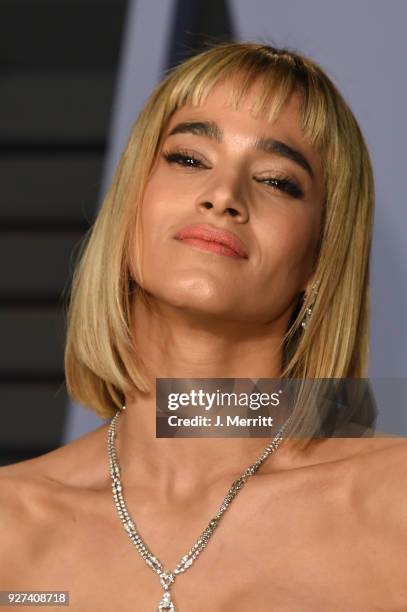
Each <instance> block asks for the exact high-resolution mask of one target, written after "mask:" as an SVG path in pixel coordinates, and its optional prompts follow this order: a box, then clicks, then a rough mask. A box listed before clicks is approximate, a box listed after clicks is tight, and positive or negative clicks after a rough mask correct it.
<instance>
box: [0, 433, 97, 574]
mask: <svg viewBox="0 0 407 612" xmlns="http://www.w3.org/2000/svg"><path fill="white" fill-rule="evenodd" d="M102 429H103V428H98V429H97V430H95V431H92V432H91V433H89V434H86V435H85V436H83V437H82V438H80V439H78V440H75V441H73V442H71V443H69V444H66V445H64V446H61V447H60V448H58V449H55V450H54V451H51V452H49V453H46V454H44V455H41V456H39V457H36V458H33V459H29V460H25V461H21V462H19V463H14V464H11V465H7V466H2V467H0V577H2V579H5V578H4V577H5V576H6V578H7V577H9V576H13V575H15V573H16V571H17V568H16V567H14V566H13V564H14V563H17V554H16V553H17V551H18V553H19V554H18V557H20V558H24V559H25V560H26V561H28V560H32V559H35V558H38V555H40V554H41V551H42V550H43V549H44V546H45V543H46V541H49V540H50V538H51V536H52V528H53V526H54V525H57V524H58V523H61V521H64V522H66V521H68V522H70V523H71V524H72V523H73V522H74V521H75V520H76V517H75V507H78V504H77V501H78V500H82V499H83V498H84V492H87V491H89V490H94V489H96V488H97V487H98V486H99V481H100V482H101V481H102V480H103V477H104V473H107V472H106V470H103V469H102V468H104V467H105V466H104V464H103V462H102V465H101V466H100V471H98V470H99V468H98V466H99V464H100V463H101V461H102V457H99V456H98V454H97V452H98V448H99V446H100V442H101V440H100V438H102V437H103V435H102V434H103V431H102ZM103 450H104V448H103V445H102V448H101V451H102V452H103ZM91 459H93V460H91ZM105 479H106V476H105ZM79 506H83V504H81V503H80V504H79ZM20 553H21V554H20ZM0 582H1V579H0Z"/></svg>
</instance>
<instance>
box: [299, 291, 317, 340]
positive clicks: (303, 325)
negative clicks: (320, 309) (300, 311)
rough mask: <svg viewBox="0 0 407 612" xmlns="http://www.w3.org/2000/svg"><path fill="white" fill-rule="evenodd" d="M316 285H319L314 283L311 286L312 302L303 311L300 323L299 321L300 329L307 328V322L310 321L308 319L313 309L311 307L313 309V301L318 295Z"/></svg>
mask: <svg viewBox="0 0 407 612" xmlns="http://www.w3.org/2000/svg"><path fill="white" fill-rule="evenodd" d="M318 285H319V283H318V282H316V283H314V284H313V285H312V288H311V295H312V300H311V303H310V305H309V306H308V307H307V308H306V309H305V314H304V317H303V319H302V321H301V327H302V328H303V329H305V328H306V327H307V325H308V321H309V320H310V318H311V315H312V309H313V307H314V304H315V300H316V299H317V295H318Z"/></svg>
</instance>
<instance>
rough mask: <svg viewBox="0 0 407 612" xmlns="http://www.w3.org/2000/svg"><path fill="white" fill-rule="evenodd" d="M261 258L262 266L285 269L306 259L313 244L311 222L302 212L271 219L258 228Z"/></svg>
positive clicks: (309, 217)
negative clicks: (277, 266)
mask: <svg viewBox="0 0 407 612" xmlns="http://www.w3.org/2000/svg"><path fill="white" fill-rule="evenodd" d="M258 235H259V245H260V250H261V257H262V260H263V262H262V263H263V264H264V266H265V267H266V268H268V267H270V268H273V269H275V267H276V265H279V266H282V267H283V268H284V269H286V270H288V269H290V268H292V267H293V266H298V265H299V264H301V262H304V260H305V259H307V256H308V255H309V254H310V252H313V250H314V247H315V222H314V219H313V218H312V217H311V216H309V215H305V214H300V215H290V216H286V217H280V218H274V219H273V220H271V219H270V220H269V221H268V222H267V223H263V224H262V226H261V228H259V234H258Z"/></svg>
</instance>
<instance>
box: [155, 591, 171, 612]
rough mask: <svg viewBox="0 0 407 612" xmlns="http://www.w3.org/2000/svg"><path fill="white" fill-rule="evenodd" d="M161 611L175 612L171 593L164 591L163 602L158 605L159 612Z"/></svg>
mask: <svg viewBox="0 0 407 612" xmlns="http://www.w3.org/2000/svg"><path fill="white" fill-rule="evenodd" d="M161 610H170V611H172V612H175V607H174V604H173V602H172V600H171V593H170V592H169V591H164V593H163V596H162V598H161V601H160V603H159V604H158V608H157V612H161Z"/></svg>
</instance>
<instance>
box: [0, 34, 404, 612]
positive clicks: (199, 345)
mask: <svg viewBox="0 0 407 612" xmlns="http://www.w3.org/2000/svg"><path fill="white" fill-rule="evenodd" d="M373 199H374V194H373V179H372V171H371V165H370V161H369V156H368V152H367V150H366V146H365V143H364V140H363V137H362V135H361V132H360V129H359V127H358V125H357V122H356V120H355V118H354V116H353V114H352V112H351V111H350V109H349V108H348V106H347V105H346V103H345V101H344V100H343V99H342V97H341V95H340V94H339V93H338V91H337V90H336V88H335V86H334V85H333V84H332V82H331V81H330V80H329V78H328V77H327V76H326V75H325V74H324V72H323V71H322V70H321V69H320V68H319V67H318V66H317V65H316V64H315V63H314V62H312V61H311V60H309V59H307V58H305V57H303V56H301V55H299V54H295V53H291V52H289V51H286V50H284V49H275V48H272V47H269V46H266V45H263V44H256V43H245V44H238V43H233V44H222V45H218V46H215V47H213V48H211V49H209V50H207V51H205V52H203V53H201V54H199V55H197V56H195V57H193V58H191V59H189V60H188V61H186V62H184V63H183V64H182V65H180V66H178V67H177V68H176V69H175V70H174V71H172V72H171V73H170V74H168V75H167V76H166V78H165V79H164V80H163V81H162V83H161V84H160V85H159V86H158V87H157V88H156V90H155V91H154V92H153V93H152V95H151V96H150V98H149V99H148V101H147V103H146V105H145V107H144V109H143V110H142V112H141V113H140V116H139V117H138V119H137V121H136V123H135V126H134V128H133V131H132V133H131V135H130V139H129V142H128V145H127V147H126V150H125V151H124V153H123V155H122V158H121V160H120V163H119V165H118V168H117V171H116V175H115V177H114V179H113V182H112V185H111V187H110V189H109V192H108V193H107V195H106V198H105V201H104V204H103V206H102V209H101V210H100V213H99V215H98V218H97V220H96V223H95V225H94V227H93V228H92V231H91V233H90V237H89V241H88V242H87V244H86V248H84V250H83V253H82V256H81V259H80V262H79V264H78V266H77V269H76V273H75V278H74V283H73V291H72V298H71V302H70V306H69V313H68V314H69V317H68V334H67V345H66V355H65V366H66V378H67V385H68V390H69V392H70V394H71V395H72V397H74V398H75V399H77V400H78V401H80V402H82V403H83V404H84V405H86V406H89V407H90V408H91V409H93V410H94V411H95V412H96V413H97V414H98V415H100V416H101V417H102V418H108V419H111V418H112V417H115V419H116V420H115V421H114V422H115V425H116V427H117V429H116V436H115V437H114V435H113V429H112V423H113V421H112V423H111V422H110V421H109V422H108V423H107V424H105V425H103V426H101V427H99V428H98V429H96V430H95V431H93V432H91V433H90V434H88V435H85V436H83V437H82V438H80V439H79V440H76V441H75V442H73V443H70V444H68V445H66V446H64V447H62V448H60V449H57V450H55V451H53V452H51V453H47V454H45V455H42V456H41V457H38V458H36V459H33V460H30V461H24V462H22V463H20V464H16V465H12V466H8V467H5V468H3V469H2V470H1V488H0V491H1V510H0V513H1V521H0V525H1V527H0V530H1V531H2V534H1V535H2V545H1V547H0V550H1V553H0V560H1V565H0V568H1V569H0V585H1V588H2V589H9V590H10V589H15V590H16V589H22V588H24V589H31V590H34V589H37V590H39V589H48V590H58V589H59V590H67V591H69V593H70V606H71V609H72V610H75V611H84V610H93V609H94V610H112V609H114V610H123V611H127V610H129V611H130V610H137V611H144V610H146V611H147V610H153V609H157V608H158V609H177V610H178V609H180V610H188V612H192V611H194V612H195V611H197V612H198V611H201V610H213V611H214V612H220V611H224V610H229V609H232V608H233V609H234V610H241V611H247V610H249V609H250V610H256V611H259V612H260V611H263V610H264V611H266V610H273V611H275V612H277V611H283V610H284V611H288V610H290V611H295V612H308V611H312V612H315V611H316V610H318V611H319V610H321V611H322V610H323V611H327V610H329V611H330V612H334V611H345V610H346V611H347V612H350V611H352V612H353V611H355V612H370V611H373V610H386V611H390V610H394V611H396V610H400V611H401V610H407V583H406V581H405V567H406V565H407V553H406V551H407V547H406V544H407V514H406V490H407V477H406V470H405V467H406V457H407V450H406V443H405V441H404V440H403V439H392V438H390V437H388V438H372V437H368V438H366V437H363V439H362V438H351V437H343V438H340V437H322V438H321V437H319V439H317V435H316V434H317V432H318V427H319V421H318V418H317V417H318V415H317V412H316V411H315V409H314V408H313V404H312V403H304V404H303V405H301V404H300V405H299V406H298V407H297V409H296V411H295V412H294V413H293V415H292V416H293V418H292V419H291V421H290V422H289V423H288V425H287V429H286V431H285V437H284V441H282V442H281V440H280V446H279V448H277V447H275V453H273V456H271V457H270V456H268V458H267V460H265V461H264V462H263V463H262V465H261V468H260V469H259V470H258V471H255V472H253V473H252V474H251V476H250V478H247V479H246V480H245V482H244V483H243V484H244V486H242V487H241V489H242V490H241V491H240V490H239V491H238V494H237V496H236V499H231V500H230V503H229V505H228V507H227V513H226V516H223V517H222V518H221V520H220V521H219V524H218V525H217V527H216V530H214V531H211V530H210V531H209V532H207V537H206V541H207V550H205V551H204V552H203V553H202V555H201V556H200V557H199V559H196V558H195V559H193V560H192V561H191V562H188V564H187V566H186V567H184V570H186V571H185V572H179V573H176V572H174V568H176V566H177V564H180V563H181V557H182V556H183V555H185V559H184V562H185V561H188V559H190V557H189V556H188V555H187V554H186V553H187V551H189V550H190V549H191V547H192V546H193V544H194V543H195V542H196V541H197V538H198V537H199V534H200V533H201V532H202V529H203V528H204V527H206V525H207V524H208V521H209V520H210V518H211V517H213V516H214V515H215V513H216V512H217V511H218V509H219V506H220V504H221V502H222V500H223V499H224V496H225V494H226V492H227V491H228V489H229V487H230V485H231V483H232V481H236V480H237V479H238V478H239V477H240V476H241V475H242V474H243V473H244V472H245V470H246V468H247V467H248V466H250V465H252V464H253V463H254V462H255V461H256V460H257V459H258V458H259V457H260V456H261V454H262V452H263V451H264V448H265V446H266V444H267V443H269V442H270V440H265V439H264V438H237V437H236V438H228V439H224V438H217V439H213V438H212V439H211V438H208V437H201V438H194V439H192V440H191V439H187V438H179V439H177V440H172V439H170V438H156V437H155V418H156V411H155V399H156V398H155V379H156V378H220V377H224V378H234V377H238V378H256V379H257V378H273V377H282V378H299V379H307V378H360V377H364V376H366V371H367V347H368V306H369V304H368V298H369V253H370V245H371V235H372V223H373ZM198 226H199V231H200V232H201V233H200V234H196V233H195V234H191V233H188V232H190V231H191V228H192V229H194V230H195V231H196V228H197V227H198ZM186 228H188V229H186ZM205 231H206V232H209V234H208V233H206V234H202V232H205ZM215 234H216V236H217V238H218V239H219V240H220V242H223V247H219V246H218V247H214V246H213V242H212V246H211V247H208V242H207V241H208V237H209V239H211V240H212V241H213V240H215V238H214V236H215ZM188 236H189V237H188ZM191 236H192V238H191ZM197 236H198V237H197ZM202 238H205V239H206V241H205V240H204V241H203V240H202ZM122 408H124V409H122ZM121 409H122V410H121ZM116 415H117V416H116ZM109 432H110V434H111V435H109V437H108V433H109ZM275 433H277V432H274V431H273V436H274V434H275ZM108 439H109V451H110V455H109V457H108V449H107V448H106V442H107V440H108ZM114 449H115V450H114ZM115 452H116V455H114V453H115ZM114 456H117V459H118V463H119V464H120V473H119V474H117V473H116V474H115V473H114V463H110V466H111V467H112V466H113V477H112V476H111V474H110V473H109V463H108V458H110V460H111V461H112V458H114ZM112 478H114V479H116V480H115V484H114V498H113V494H112ZM118 485H121V486H122V491H121V493H122V495H123V499H121V498H120V486H118ZM232 497H233V496H232ZM122 503H125V504H126V508H125V509H123V506H121V504H122ZM120 511H121V515H120ZM127 511H128V512H129V516H127V515H126V512H127ZM129 517H131V518H133V522H134V524H136V526H137V530H138V532H139V534H140V536H141V538H142V540H143V541H144V542H145V545H146V547H147V548H148V549H149V550H150V551H152V553H151V554H152V555H156V556H157V558H156V559H155V560H154V559H153V560H152V557H151V556H149V555H148V551H147V552H145V554H144V557H145V558H142V554H140V553H142V552H143V548H142V544H140V541H138V542H139V546H138V547H137V548H138V550H136V547H135V546H134V545H133V544H134V543H135V541H137V538H136V537H135V538H134V540H133V542H132V541H131V540H130V539H129V537H128V536H129V535H131V533H133V537H134V533H135V532H134V529H133V527H134V525H133V527H132V526H131V524H130V523H129V520H130V519H129ZM128 519H129V520H128ZM124 523H126V529H127V533H126V531H125V529H124V528H123V527H124V526H125V525H124ZM215 526H216V525H215ZM201 543H202V538H201ZM194 550H196V548H195V549H194ZM146 560H147V562H150V567H149V566H148V563H146ZM160 562H161V564H162V565H160ZM181 565H182V563H181ZM160 567H161V570H160ZM178 567H180V565H179V566H178ZM163 568H164V569H165V572H164V569H163ZM152 570H153V571H152ZM181 574H182V575H181ZM160 575H161V581H160V580H159V578H160Z"/></svg>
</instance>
